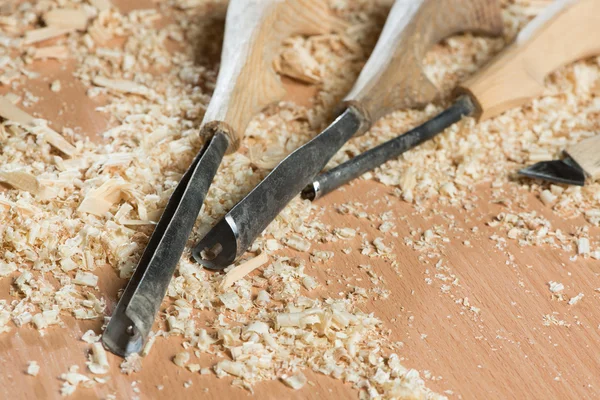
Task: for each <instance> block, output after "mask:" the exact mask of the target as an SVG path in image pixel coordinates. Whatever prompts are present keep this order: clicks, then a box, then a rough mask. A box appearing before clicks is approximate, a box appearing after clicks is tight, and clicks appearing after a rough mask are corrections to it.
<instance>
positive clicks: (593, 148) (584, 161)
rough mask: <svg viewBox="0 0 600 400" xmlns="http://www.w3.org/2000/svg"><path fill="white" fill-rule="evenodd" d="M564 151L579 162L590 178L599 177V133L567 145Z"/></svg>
mask: <svg viewBox="0 0 600 400" xmlns="http://www.w3.org/2000/svg"><path fill="white" fill-rule="evenodd" d="M566 153H567V154H568V155H569V156H571V158H572V159H573V160H575V161H576V162H577V164H579V166H580V167H581V168H583V170H584V171H585V173H586V174H588V175H589V176H590V177H591V178H592V179H594V180H597V179H599V178H600V135H596V136H593V137H591V138H587V139H585V140H582V141H581V142H579V143H577V144H576V145H574V146H571V147H569V148H568V149H567V150H566Z"/></svg>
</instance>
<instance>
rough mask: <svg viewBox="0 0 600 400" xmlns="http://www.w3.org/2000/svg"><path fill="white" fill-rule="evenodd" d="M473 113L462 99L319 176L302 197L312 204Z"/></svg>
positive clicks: (472, 106) (467, 99) (470, 107)
mask: <svg viewBox="0 0 600 400" xmlns="http://www.w3.org/2000/svg"><path fill="white" fill-rule="evenodd" d="M474 110H475V107H474V105H473V102H472V101H471V98H470V97H469V96H461V97H460V98H458V99H457V100H456V101H455V102H454V104H452V105H451V106H450V107H448V108H447V109H446V110H444V111H442V112H441V113H440V114H438V115H437V116H435V117H434V118H432V119H430V120H429V121H427V122H425V123H423V124H421V125H420V126H418V127H416V128H414V129H412V130H410V131H408V132H406V133H405V134H403V135H400V136H398V137H396V138H394V139H392V140H388V141H387V142H385V143H383V144H380V145H379V146H377V147H374V148H372V149H370V150H367V151H365V152H364V153H362V154H360V155H358V156H356V157H354V158H353V159H351V160H349V161H347V162H345V163H343V164H340V165H338V166H337V167H335V168H332V169H331V170H329V171H327V172H324V173H322V174H320V175H318V176H317V177H316V178H315V179H314V180H313V181H312V183H311V184H309V185H308V186H306V187H305V188H304V190H303V191H302V198H303V199H308V200H311V201H313V200H316V199H318V198H319V197H321V196H324V195H326V194H327V193H329V192H331V191H332V190H335V189H337V188H338V187H340V186H342V185H344V184H346V183H348V182H350V181H351V180H353V179H355V178H358V177H359V176H361V175H362V174H364V173H365V172H367V171H370V170H372V169H375V168H376V167H378V166H380V165H381V164H383V163H384V162H386V161H388V160H391V159H394V158H398V157H399V156H400V154H402V153H404V152H405V151H407V150H410V149H412V148H413V147H415V146H418V145H419V144H421V143H423V142H425V141H426V140H429V139H431V138H433V137H434V136H435V135H437V134H438V133H440V132H443V131H444V129H446V128H447V127H449V126H450V125H452V124H454V123H456V122H458V121H460V120H461V119H462V118H463V117H464V116H466V115H470V114H471V113H472V112H473V111H474Z"/></svg>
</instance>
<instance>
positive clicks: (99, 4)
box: [89, 0, 112, 11]
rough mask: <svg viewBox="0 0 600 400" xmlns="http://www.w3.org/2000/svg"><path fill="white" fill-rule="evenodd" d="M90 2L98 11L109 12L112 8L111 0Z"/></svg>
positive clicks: (92, 0)
mask: <svg viewBox="0 0 600 400" xmlns="http://www.w3.org/2000/svg"><path fill="white" fill-rule="evenodd" d="M89 2H90V4H91V5H92V6H93V7H96V8H97V9H98V11H106V10H109V9H110V7H111V6H112V4H111V2H110V0H89Z"/></svg>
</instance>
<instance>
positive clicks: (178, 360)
mask: <svg viewBox="0 0 600 400" xmlns="http://www.w3.org/2000/svg"><path fill="white" fill-rule="evenodd" d="M189 361H190V353H188V352H187V351H182V352H180V353H177V354H175V357H173V363H174V364H175V365H177V366H178V367H182V368H183V367H185V365H186V364H187V363H188V362H189Z"/></svg>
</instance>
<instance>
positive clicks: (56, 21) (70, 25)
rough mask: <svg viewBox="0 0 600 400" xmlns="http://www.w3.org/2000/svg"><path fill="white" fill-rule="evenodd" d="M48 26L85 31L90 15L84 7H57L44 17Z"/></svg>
mask: <svg viewBox="0 0 600 400" xmlns="http://www.w3.org/2000/svg"><path fill="white" fill-rule="evenodd" d="M42 18H43V20H44V22H45V23H46V26H48V27H53V28H58V29H76V30H78V31H85V28H86V27H87V23H88V16H87V14H86V12H85V11H84V10H83V9H74V8H55V9H53V10H50V11H48V12H46V13H45V14H44V16H43V17H42Z"/></svg>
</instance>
